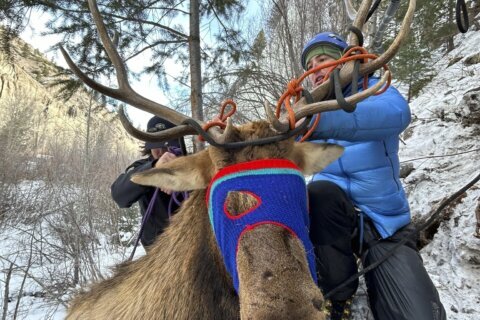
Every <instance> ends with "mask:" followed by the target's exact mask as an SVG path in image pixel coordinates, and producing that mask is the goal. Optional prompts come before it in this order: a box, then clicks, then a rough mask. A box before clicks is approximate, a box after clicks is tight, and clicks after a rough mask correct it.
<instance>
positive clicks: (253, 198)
mask: <svg viewBox="0 0 480 320" xmlns="http://www.w3.org/2000/svg"><path fill="white" fill-rule="evenodd" d="M261 203H262V200H261V199H260V197H259V196H257V195H256V194H254V193H253V192H250V191H229V192H228V194H227V198H226V199H225V203H224V207H223V210H224V212H225V214H226V215H227V216H228V217H229V218H232V219H238V218H240V217H241V216H244V215H246V214H248V213H250V212H252V211H253V210H255V209H256V208H258V207H259V206H260V204H261Z"/></svg>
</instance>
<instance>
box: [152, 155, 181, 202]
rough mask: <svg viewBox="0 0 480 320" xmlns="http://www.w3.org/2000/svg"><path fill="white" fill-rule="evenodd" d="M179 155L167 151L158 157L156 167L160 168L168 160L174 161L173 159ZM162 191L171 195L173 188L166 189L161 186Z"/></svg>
mask: <svg viewBox="0 0 480 320" xmlns="http://www.w3.org/2000/svg"><path fill="white" fill-rule="evenodd" d="M176 157H177V156H176V155H174V154H173V153H171V152H168V151H167V152H165V153H164V154H162V155H161V156H160V158H158V160H157V162H156V163H155V168H158V167H160V166H161V165H162V164H163V163H167V162H170V161H172V160H173V159H175V158H176ZM160 191H162V192H164V193H166V194H168V195H171V194H172V190H170V189H164V188H160Z"/></svg>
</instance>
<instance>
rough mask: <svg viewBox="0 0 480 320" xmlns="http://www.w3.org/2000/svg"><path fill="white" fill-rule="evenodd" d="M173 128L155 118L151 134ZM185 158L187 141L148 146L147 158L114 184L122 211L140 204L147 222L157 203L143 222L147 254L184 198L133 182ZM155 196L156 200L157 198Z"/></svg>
mask: <svg viewBox="0 0 480 320" xmlns="http://www.w3.org/2000/svg"><path fill="white" fill-rule="evenodd" d="M173 127H174V125H173V123H171V122H169V121H167V120H165V119H162V118H160V117H157V116H155V117H153V118H151V119H150V120H149V121H148V124H147V132H150V133H155V132H158V131H162V130H165V129H169V128H173ZM185 154H186V149H185V142H184V140H183V138H180V139H173V140H170V141H166V142H146V143H145V145H144V147H143V148H142V155H144V156H147V157H146V158H143V159H139V160H137V161H135V162H134V163H132V164H131V165H130V166H128V167H127V169H126V170H125V172H124V173H122V174H120V175H119V176H118V178H117V179H116V180H115V181H114V182H113V184H112V187H111V193H112V198H113V200H114V201H115V202H116V203H117V205H118V206H119V207H120V208H130V207H131V206H132V205H133V204H134V203H136V202H138V204H139V206H140V212H141V215H142V217H143V219H145V216H146V212H147V208H148V207H149V204H150V203H151V202H153V203H152V209H151V212H150V214H149V216H148V217H147V219H146V220H145V221H144V222H143V230H141V231H140V234H141V237H140V241H141V243H142V245H143V247H144V248H145V249H146V250H147V251H148V249H149V248H150V246H151V245H152V244H153V242H154V241H155V239H156V238H157V236H158V235H160V234H161V233H163V231H164V230H165V228H166V227H167V225H168V222H169V217H170V215H172V214H174V213H175V211H176V210H177V209H178V206H179V205H178V203H179V202H180V201H181V200H183V197H182V195H179V199H176V198H175V199H173V197H172V192H171V191H170V190H158V191H157V192H155V188H154V187H148V186H142V185H139V184H136V183H133V182H132V181H131V180H130V178H131V177H132V175H133V174H135V173H137V172H142V171H146V170H149V169H152V168H154V167H155V165H156V164H157V163H165V162H169V161H171V160H173V159H175V158H176V157H177V156H179V155H185ZM154 195H156V196H155V197H154Z"/></svg>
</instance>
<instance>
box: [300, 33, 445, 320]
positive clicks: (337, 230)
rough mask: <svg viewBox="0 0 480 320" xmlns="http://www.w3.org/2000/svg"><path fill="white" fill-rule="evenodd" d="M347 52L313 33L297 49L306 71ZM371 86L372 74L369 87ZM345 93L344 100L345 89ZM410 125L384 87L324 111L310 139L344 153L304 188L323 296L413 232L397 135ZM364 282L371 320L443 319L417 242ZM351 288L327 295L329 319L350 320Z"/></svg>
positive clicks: (338, 41) (315, 76)
mask: <svg viewBox="0 0 480 320" xmlns="http://www.w3.org/2000/svg"><path fill="white" fill-rule="evenodd" d="M346 47H347V43H346V42H345V41H344V40H343V39H342V38H341V37H340V36H338V35H337V34H334V33H332V32H323V33H320V34H317V35H316V36H315V37H313V38H312V39H311V40H310V41H308V42H307V44H306V45H305V47H304V49H303V52H302V58H301V62H302V66H303V67H304V69H306V70H308V69H310V68H314V67H316V66H319V65H320V64H321V63H324V62H330V61H333V60H337V59H339V58H340V57H341V56H342V53H343V50H344V49H345V48H346ZM325 73H326V70H324V69H322V70H319V71H316V72H315V73H312V74H311V75H310V76H309V80H310V81H311V83H312V84H313V86H314V87H316V86H318V85H320V84H321V83H322V82H323V77H324V75H325ZM362 80H363V79H361V81H362ZM377 81H378V79H377V78H374V77H370V78H369V86H371V85H373V84H374V83H376V82H377ZM359 83H360V82H359ZM359 87H361V83H360V85H359ZM343 91H344V92H343V93H344V95H345V96H348V95H350V86H347V87H346V88H345V89H344V90H343ZM409 123H410V109H409V107H408V104H407V102H406V101H405V99H404V98H403V97H402V95H401V94H400V93H399V92H398V91H397V90H396V89H395V88H393V87H392V86H390V87H389V88H388V89H387V91H386V92H385V93H383V94H381V95H378V96H371V97H369V98H367V99H365V100H363V101H362V102H360V103H358V104H357V108H356V110H355V111H354V112H352V113H347V112H344V111H342V110H339V111H334V112H325V113H322V115H321V117H320V121H319V124H318V126H317V128H316V130H315V131H314V133H313V134H312V135H311V137H310V138H309V140H311V141H312V140H313V141H314V142H315V141H318V142H328V143H334V144H338V145H341V146H343V147H344V153H343V155H342V156H341V157H340V158H339V159H338V160H336V161H334V162H333V163H331V164H330V165H329V166H327V167H326V168H325V169H324V170H323V171H322V172H319V173H317V174H315V175H314V176H313V179H312V180H313V181H312V182H311V183H310V184H309V186H308V191H309V199H310V200H309V201H310V203H309V204H310V217H311V222H310V239H311V240H312V243H313V245H314V248H315V249H314V250H315V253H316V257H317V273H318V278H319V286H320V287H321V289H322V291H323V292H324V293H328V292H329V291H331V290H333V289H334V288H336V287H337V286H338V285H340V284H341V283H343V282H344V281H345V280H347V279H348V278H349V277H350V276H352V275H354V274H355V273H357V259H356V257H357V258H359V259H360V260H361V262H362V263H363V266H364V267H365V268H366V267H368V266H369V265H371V264H372V263H374V262H376V261H378V260H379V259H381V258H382V257H383V256H384V255H385V254H386V253H387V252H389V251H390V250H391V249H392V247H394V246H395V243H397V242H399V241H400V240H402V239H403V238H404V237H405V236H407V235H408V234H409V233H410V232H411V230H413V227H412V225H411V224H410V209H409V205H408V201H407V198H406V195H405V191H404V189H403V186H402V184H401V181H400V178H399V159H398V149H399V134H400V133H401V132H402V131H403V130H405V128H406V127H407V126H408V124H409ZM365 280H366V284H367V290H368V296H369V303H370V307H371V310H372V313H373V315H374V317H375V319H376V320H411V319H415V320H442V319H446V315H445V310H444V308H443V305H442V303H441V302H440V299H439V296H438V292H437V290H436V288H435V287H434V285H433V283H432V281H431V279H430V277H429V276H428V274H427V272H426V270H425V268H424V266H423V262H422V258H421V256H420V254H419V252H418V250H417V248H416V240H415V239H409V241H408V242H407V243H405V245H402V246H400V247H399V248H398V249H397V250H396V251H395V253H394V254H393V256H391V257H390V258H389V259H388V260H386V261H384V262H383V263H382V264H380V265H379V266H378V267H376V268H375V269H373V270H372V271H370V272H368V273H367V274H366V276H365ZM357 287H358V280H356V281H354V282H351V283H349V284H348V285H347V286H345V287H343V288H342V289H341V290H339V291H338V292H336V293H334V294H333V295H332V296H331V299H330V300H329V301H328V303H327V309H328V310H329V311H330V319H332V320H336V319H350V304H351V298H352V296H353V295H354V293H355V291H356V290H357Z"/></svg>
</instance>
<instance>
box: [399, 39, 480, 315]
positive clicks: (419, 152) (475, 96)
mask: <svg viewBox="0 0 480 320" xmlns="http://www.w3.org/2000/svg"><path fill="white" fill-rule="evenodd" d="M455 42H456V45H459V46H458V47H457V48H456V49H455V50H453V51H452V52H450V53H449V54H448V55H447V56H445V57H443V58H442V59H441V60H439V61H438V62H437V63H436V65H435V68H436V71H437V72H438V75H437V76H436V77H435V78H434V79H433V81H432V82H431V83H430V84H428V85H427V86H426V87H425V88H424V90H423V92H422V94H421V95H420V96H419V97H418V98H417V99H415V100H414V101H413V103H411V105H410V107H411V109H412V114H413V115H414V119H415V120H414V121H413V122H412V124H411V126H410V128H411V129H410V132H411V133H409V132H407V134H406V137H405V142H406V145H403V146H402V147H401V153H400V154H401V161H402V162H403V163H404V164H406V163H409V164H413V167H414V171H413V172H412V173H411V174H410V175H409V176H407V177H406V178H405V179H404V183H405V187H406V189H407V192H408V195H409V201H410V205H411V209H412V213H413V215H414V216H419V215H425V214H428V213H429V212H431V211H432V209H435V205H436V204H437V203H438V202H440V201H441V200H443V199H444V198H446V197H448V196H450V195H451V194H453V193H454V192H455V191H457V190H459V189H460V188H461V187H462V186H464V185H466V184H467V183H468V182H469V181H471V180H472V179H473V178H474V177H476V176H477V175H478V174H480V139H479V136H480V46H479V44H480V31H470V32H468V33H466V34H462V35H458V36H457V37H456V39H455ZM455 61H456V62H455ZM410 134H411V136H409V135H410ZM446 155H449V156H446ZM424 156H445V157H434V158H423V159H418V160H414V161H408V160H411V159H415V158H421V157H424ZM479 198H480V183H477V184H476V185H475V186H473V187H472V188H471V189H470V190H468V191H467V192H466V196H465V197H464V198H463V199H462V202H461V203H459V204H458V205H456V206H454V208H453V213H452V214H451V216H450V217H449V218H448V219H446V220H445V221H443V222H442V223H441V225H440V227H439V229H438V233H437V234H436V235H435V236H434V238H433V241H432V242H431V243H430V244H429V245H428V246H426V247H425V248H424V249H423V250H422V251H421V254H422V257H423V258H424V261H425V265H426V268H427V270H428V272H429V273H430V275H431V277H432V279H433V281H434V283H435V285H436V287H437V288H438V290H439V293H440V297H441V300H442V302H443V304H444V306H445V309H446V311H447V314H448V319H451V320H452V319H453V320H455V319H458V320H467V319H475V318H476V317H479V318H480V316H479V315H480V239H479V238H476V237H475V236H474V234H475V225H476V219H475V209H476V207H477V206H478V205H479ZM477 319H478V318H477Z"/></svg>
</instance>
